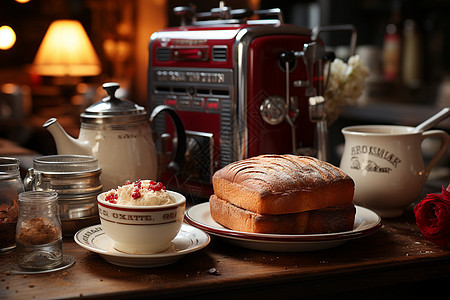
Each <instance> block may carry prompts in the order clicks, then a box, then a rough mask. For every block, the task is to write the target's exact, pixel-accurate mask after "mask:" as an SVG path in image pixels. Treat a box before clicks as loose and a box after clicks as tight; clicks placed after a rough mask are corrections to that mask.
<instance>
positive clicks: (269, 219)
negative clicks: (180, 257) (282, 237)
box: [209, 195, 355, 234]
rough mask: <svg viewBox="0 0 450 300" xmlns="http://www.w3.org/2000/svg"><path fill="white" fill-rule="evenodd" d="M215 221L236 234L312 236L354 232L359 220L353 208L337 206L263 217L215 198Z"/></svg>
mask: <svg viewBox="0 0 450 300" xmlns="http://www.w3.org/2000/svg"><path fill="white" fill-rule="evenodd" d="M209 204H210V209H211V217H212V218H213V219H214V220H215V221H216V222H217V223H219V224H221V225H223V226H225V227H227V228H229V229H232V230H236V231H243V232H252V233H270V234H312V233H331V232H341V231H347V230H351V229H352V228H353V223H354V219H355V207H354V206H353V205H351V204H350V205H342V206H333V207H327V208H323V209H317V210H310V211H304V212H300V213H293V214H281V215H262V214H258V213H255V212H251V211H249V210H246V209H243V208H240V207H237V206H236V205H233V204H231V203H230V202H228V201H225V200H222V199H219V198H218V197H217V196H215V195H212V196H211V197H210V199H209Z"/></svg>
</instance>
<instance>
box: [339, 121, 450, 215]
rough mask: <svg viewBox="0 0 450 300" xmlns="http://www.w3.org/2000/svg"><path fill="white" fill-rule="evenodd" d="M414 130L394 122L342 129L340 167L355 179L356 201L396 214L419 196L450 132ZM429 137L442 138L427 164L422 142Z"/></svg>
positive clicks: (381, 211)
mask: <svg viewBox="0 0 450 300" xmlns="http://www.w3.org/2000/svg"><path fill="white" fill-rule="evenodd" d="M413 130H414V127H408V126H395V125H365V126H350V127H346V128H344V129H342V133H343V135H344V137H345V147H344V152H343V155H342V158H341V164H340V168H341V169H342V170H343V171H344V172H345V173H346V174H347V175H349V176H350V177H352V178H353V180H354V181H355V195H354V198H353V202H354V203H355V204H357V205H360V206H364V207H367V208H369V209H372V210H373V211H375V212H376V213H378V214H379V215H380V216H381V217H396V216H400V215H402V214H403V211H404V209H405V208H406V207H407V206H408V205H409V204H410V203H412V202H413V201H415V200H417V198H418V196H419V195H420V193H421V191H422V188H423V186H424V184H425V182H426V180H427V177H428V175H429V174H430V171H431V169H432V168H433V167H434V166H435V165H436V163H437V162H438V161H439V159H440V158H441V157H442V156H443V155H444V154H445V152H446V151H447V148H448V145H449V136H448V134H447V133H446V132H444V131H442V130H429V131H422V132H417V133H415V132H413ZM430 137H437V138H439V139H440V141H441V146H440V148H439V150H438V151H437V152H436V153H435V154H434V156H433V157H432V158H431V160H430V162H429V163H428V164H427V165H426V166H425V164H424V159H423V156H422V151H421V144H422V141H423V140H424V139H426V138H430ZM449 180H450V179H449Z"/></svg>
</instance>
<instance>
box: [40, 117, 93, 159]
mask: <svg viewBox="0 0 450 300" xmlns="http://www.w3.org/2000/svg"><path fill="white" fill-rule="evenodd" d="M42 127H44V128H47V130H48V131H49V132H50V134H51V135H52V136H53V139H54V140H55V144H56V149H57V151H58V154H78V155H92V149H91V147H90V145H89V143H88V142H87V141H80V140H77V139H74V138H73V137H71V136H70V135H69V134H67V132H66V131H65V130H64V129H63V128H62V127H61V125H60V124H59V123H58V121H57V120H56V119H55V118H51V119H49V120H47V122H45V123H44V125H43V126H42Z"/></svg>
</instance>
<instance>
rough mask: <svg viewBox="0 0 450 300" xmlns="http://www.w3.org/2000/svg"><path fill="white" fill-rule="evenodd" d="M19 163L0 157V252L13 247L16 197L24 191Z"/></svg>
mask: <svg viewBox="0 0 450 300" xmlns="http://www.w3.org/2000/svg"><path fill="white" fill-rule="evenodd" d="M19 163H20V160H19V159H17V158H12V157H0V252H4V251H8V250H11V249H13V248H14V247H15V242H16V240H15V234H16V224H17V218H18V217H19V204H18V197H19V194H20V193H22V192H23V191H24V186H23V182H22V179H21V178H20V166H19Z"/></svg>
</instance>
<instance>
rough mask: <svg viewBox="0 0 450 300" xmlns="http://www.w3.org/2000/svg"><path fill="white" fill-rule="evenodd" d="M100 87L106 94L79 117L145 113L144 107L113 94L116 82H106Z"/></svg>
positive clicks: (117, 85)
mask: <svg viewBox="0 0 450 300" xmlns="http://www.w3.org/2000/svg"><path fill="white" fill-rule="evenodd" d="M102 87H103V88H104V89H105V90H106V92H107V93H108V96H107V97H105V98H103V99H102V100H101V101H99V102H97V103H94V104H92V105H91V106H89V107H88V108H86V110H85V111H84V112H83V113H82V114H81V117H86V118H93V117H108V116H110V117H113V116H123V115H142V114H146V112H145V108H144V107H142V106H139V105H137V104H135V103H133V102H131V101H129V100H126V99H120V98H117V97H116V96H115V93H116V90H117V89H118V88H119V84H118V83H116V82H107V83H104V84H103V85H102Z"/></svg>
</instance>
